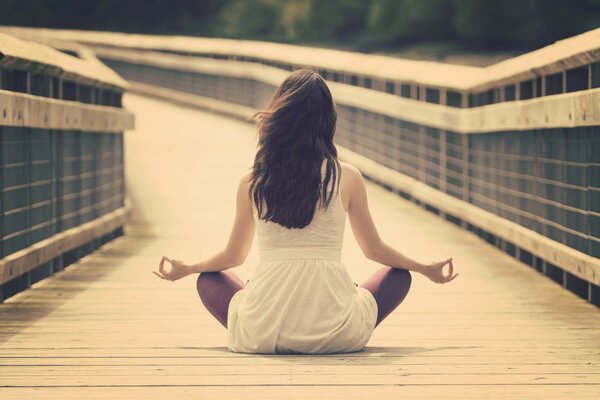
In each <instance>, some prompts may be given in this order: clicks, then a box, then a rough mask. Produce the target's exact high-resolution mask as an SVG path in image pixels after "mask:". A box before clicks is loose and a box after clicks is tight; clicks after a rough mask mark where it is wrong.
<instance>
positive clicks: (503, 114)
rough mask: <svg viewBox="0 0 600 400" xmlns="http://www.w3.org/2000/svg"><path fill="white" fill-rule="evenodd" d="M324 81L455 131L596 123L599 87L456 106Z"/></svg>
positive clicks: (112, 51)
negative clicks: (486, 103)
mask: <svg viewBox="0 0 600 400" xmlns="http://www.w3.org/2000/svg"><path fill="white" fill-rule="evenodd" d="M97 53H98V55H99V56H101V57H103V58H105V59H109V60H116V61H121V62H126V63H131V64H133V65H148V66H153V67H157V68H164V69H167V70H173V71H184V72H196V73H201V74H209V75H213V76H230V77H237V78H245V79H252V80H255V81H258V82H262V83H265V84H268V85H271V86H273V87H277V86H279V84H280V83H281V82H283V80H284V79H285V78H286V77H287V76H288V75H289V71H286V70H282V69H279V68H274V67H271V66H268V65H263V64H256V63H247V62H240V61H232V60H218V59H212V58H203V57H189V56H181V55H174V54H166V53H163V52H158V51H139V50H133V49H119V48H99V49H97ZM327 85H328V87H329V89H330V90H331V93H332V95H333V97H334V98H335V101H336V103H339V104H344V105H346V106H351V107H357V108H360V109H362V110H368V111H372V112H375V113H379V114H383V115H387V116H390V117H393V118H397V119H400V120H402V121H409V122H412V123H416V124H419V125H424V126H428V127H433V128H438V129H443V130H449V131H452V132H456V133H461V134H482V133H494V132H501V131H529V130H532V129H544V128H558V127H576V126H595V125H598V124H599V123H600V105H599V104H600V89H590V90H585V91H578V92H573V93H562V94H557V95H553V96H548V97H538V98H532V99H527V100H521V101H509V102H502V103H494V104H490V105H486V106H483V107H473V108H457V107H448V106H445V105H441V104H432V103H426V102H424V101H416V100H414V99H408V98H404V97H400V96H397V95H394V94H389V93H386V92H379V91H375V90H372V89H368V88H364V87H360V86H351V85H347V84H344V83H340V82H328V83H327ZM421 89H423V88H421ZM172 91H173V92H176V91H175V90H172ZM421 92H423V90H421ZM176 96H177V97H180V96H179V95H176ZM177 97H176V98H177ZM228 105H230V104H228Z"/></svg>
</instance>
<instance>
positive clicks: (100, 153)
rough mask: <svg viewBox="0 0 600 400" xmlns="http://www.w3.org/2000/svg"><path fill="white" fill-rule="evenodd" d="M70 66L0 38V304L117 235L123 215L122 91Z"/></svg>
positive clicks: (125, 115)
mask: <svg viewBox="0 0 600 400" xmlns="http://www.w3.org/2000/svg"><path fill="white" fill-rule="evenodd" d="M74 54H75V55H76V56H78V54H76V53H74ZM76 56H73V55H69V54H65V53H63V52H60V51H57V50H55V49H52V48H50V47H47V46H44V45H41V44H38V43H33V42H29V41H25V40H21V39H17V38H15V37H11V36H8V35H6V34H3V33H0V149H1V151H0V190H1V193H0V195H1V197H0V215H1V220H0V221H1V222H0V256H1V257H0V258H1V260H0V301H3V300H4V299H5V298H7V297H10V296H11V295H13V294H15V293H16V292H18V291H21V290H23V289H25V288H27V287H29V286H30V285H31V284H33V283H34V282H36V281H38V280H40V279H42V278H44V277H46V276H48V275H50V274H52V273H54V272H56V271H58V270H60V269H62V268H64V267H65V266H66V265H68V264H70V263H72V262H74V261H76V260H77V259H79V258H80V257H82V256H84V255H86V254H88V253H90V252H91V251H93V250H94V249H96V248H98V247H99V246H101V245H102V244H104V243H106V242H107V241H109V240H111V239H112V238H114V237H116V236H118V235H120V234H122V228H123V226H124V224H125V221H126V217H127V213H128V211H129V209H130V206H129V205H128V204H126V199H125V182H124V159H123V135H122V134H123V131H124V130H126V129H130V128H132V127H133V115H132V114H130V113H129V112H127V111H125V110H123V109H122V108H121V97H122V94H123V91H124V89H125V88H126V87H127V83H126V81H124V80H123V79H122V78H121V77H119V76H118V75H117V74H116V73H115V72H114V71H112V70H110V69H109V68H107V67H106V66H104V65H103V64H102V63H101V62H99V61H98V60H94V59H87V60H86V59H82V58H78V57H76Z"/></svg>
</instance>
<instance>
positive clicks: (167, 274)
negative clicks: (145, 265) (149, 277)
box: [152, 256, 192, 282]
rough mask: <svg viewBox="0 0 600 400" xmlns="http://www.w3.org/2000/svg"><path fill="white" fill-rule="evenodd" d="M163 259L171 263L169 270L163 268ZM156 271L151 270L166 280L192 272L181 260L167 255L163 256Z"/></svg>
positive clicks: (174, 279) (172, 279)
mask: <svg viewBox="0 0 600 400" xmlns="http://www.w3.org/2000/svg"><path fill="white" fill-rule="evenodd" d="M165 260H167V261H168V262H169V263H171V270H170V271H167V270H165ZM158 267H159V268H158V272H156V271H152V272H153V273H154V275H156V276H158V277H159V278H161V279H164V280H166V281H171V282H173V281H176V280H178V279H181V278H183V277H185V276H188V275H190V274H191V273H192V271H191V269H190V267H189V266H188V265H186V264H184V263H183V261H179V260H173V259H171V258H169V257H167V256H163V258H162V259H161V260H160V264H159V265H158Z"/></svg>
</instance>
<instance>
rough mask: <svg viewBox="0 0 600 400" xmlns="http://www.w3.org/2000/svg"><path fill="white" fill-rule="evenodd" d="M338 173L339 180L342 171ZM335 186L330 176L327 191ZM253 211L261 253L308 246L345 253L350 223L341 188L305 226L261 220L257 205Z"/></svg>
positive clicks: (323, 170)
mask: <svg viewBox="0 0 600 400" xmlns="http://www.w3.org/2000/svg"><path fill="white" fill-rule="evenodd" d="M326 161H327V160H324V161H323V164H322V166H321V181H323V178H324V175H325V167H326ZM334 165H335V164H334ZM337 176H338V179H339V176H340V172H339V171H338V173H337ZM332 186H334V182H333V179H330V180H329V183H328V187H327V193H329V191H330V189H331V187H332ZM340 188H341V185H340ZM253 210H254V219H255V223H256V233H257V236H258V248H259V251H260V254H261V256H263V255H266V253H268V252H272V251H277V250H279V251H281V249H292V248H297V249H299V251H304V249H306V248H312V249H314V248H319V249H324V250H327V251H330V252H331V253H332V254H336V252H337V253H341V250H342V243H343V238H344V228H345V224H346V210H345V209H344V206H343V204H342V199H341V189H340V192H337V193H334V194H333V197H332V198H331V202H330V203H329V205H328V207H327V208H323V207H318V205H317V207H315V213H314V216H313V219H312V221H311V222H310V224H309V225H307V226H306V227H304V228H301V229H297V228H295V229H288V228H286V227H284V226H282V225H280V224H278V223H274V222H266V221H265V220H262V219H258V214H257V211H256V207H253ZM261 258H262V257H261Z"/></svg>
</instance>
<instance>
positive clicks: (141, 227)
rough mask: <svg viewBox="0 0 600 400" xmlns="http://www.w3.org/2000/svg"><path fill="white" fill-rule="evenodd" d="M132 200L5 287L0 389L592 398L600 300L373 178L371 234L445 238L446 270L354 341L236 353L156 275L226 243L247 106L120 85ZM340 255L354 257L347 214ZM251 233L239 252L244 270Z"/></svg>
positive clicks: (428, 242)
mask: <svg viewBox="0 0 600 400" xmlns="http://www.w3.org/2000/svg"><path fill="white" fill-rule="evenodd" d="M126 103H127V107H128V108H129V109H131V110H133V111H134V112H136V114H137V128H136V129H137V131H138V132H132V133H126V146H125V148H126V151H127V154H126V160H127V178H128V179H127V184H128V190H129V195H130V197H131V199H132V201H133V204H134V209H135V211H134V214H133V216H132V218H131V224H130V225H128V226H127V227H126V236H124V237H121V238H118V239H116V240H114V241H113V242H111V243H109V244H107V245H105V246H104V247H103V248H101V249H100V250H99V251H98V252H96V253H94V254H93V255H91V256H88V257H85V258H83V259H82V260H81V261H80V262H79V263H77V264H75V265H72V266H70V267H68V268H67V269H65V270H64V271H61V272H59V273H57V274H55V275H54V276H52V277H51V278H49V279H46V280H44V281H42V282H39V283H37V284H35V285H34V286H33V287H32V288H31V289H30V290H27V291H25V292H23V293H20V294H18V295H16V296H14V297H13V298H11V299H9V300H8V301H7V302H6V303H5V304H2V305H0V398H2V399H13V398H28V399H38V398H47V399H70V398H73V399H80V398H82V397H84V396H85V398H88V399H97V398H98V399H99V398H112V399H121V398H128V399H154V398H156V399H158V398H161V399H163V398H168V399H178V398H196V399H198V398H219V399H229V398H232V399H233V398H235V399H240V398H249V399H276V398H284V397H285V398H288V399H306V398H345V399H349V398H361V399H364V398H394V399H399V398H423V399H434V398H443V399H448V398H460V399H481V398H488V399H492V398H502V399H506V398H511V399H516V398H540V397H543V398H544V399H566V398H572V399H575V398H577V399H585V398H590V399H591V398H597V396H598V393H599V391H600V350H599V347H598V344H599V343H600V313H599V312H598V309H597V308H596V307H595V306H593V305H591V304H588V303H586V302H585V301H584V300H582V299H580V298H578V297H577V296H576V295H574V294H572V293H570V292H568V291H566V290H564V289H562V288H560V287H559V286H558V285H556V284H555V283H554V282H552V281H550V280H549V279H547V278H545V277H544V276H541V275H540V274H538V273H537V272H536V271H534V270H531V269H528V268H527V267H524V266H523V265H520V264H519V263H518V262H517V261H515V260H514V259H513V258H511V257H510V256H508V255H506V254H504V253H502V252H501V251H500V250H498V249H496V248H495V247H492V246H491V245H488V244H486V243H484V242H483V241H481V240H480V239H479V238H477V237H476V236H474V235H472V234H470V233H468V232H466V231H464V230H462V229H461V228H459V227H456V226H454V225H452V224H449V223H445V222H443V221H442V220H441V219H439V218H438V217H436V216H434V215H432V214H431V213H428V212H425V211H423V210H421V209H420V208H418V207H417V206H415V205H414V204H411V203H409V202H406V201H404V200H402V199H401V198H399V197H398V196H396V195H394V194H392V193H390V192H387V191H385V190H384V189H382V188H381V187H379V186H376V185H369V203H370V207H371V211H372V214H373V217H374V220H375V222H376V224H377V226H378V229H379V232H380V235H381V236H382V237H383V238H384V240H385V241H386V242H387V243H389V244H390V245H392V246H394V247H395V248H397V249H399V250H400V251H402V252H405V253H406V254H408V255H410V256H413V257H415V258H418V259H421V260H423V261H433V260H438V259H443V258H444V257H448V256H453V257H454V259H455V265H456V270H457V271H458V272H460V276H459V277H458V278H457V279H456V280H454V281H453V282H452V283H451V284H448V285H436V284H433V283H431V282H429V281H427V280H426V279H424V278H423V277H421V276H417V275H413V276H414V279H413V286H412V288H411V292H410V293H409V295H408V297H407V299H406V300H405V302H404V303H403V304H401V305H400V307H399V308H398V309H397V310H396V311H395V312H394V313H393V314H392V315H391V316H390V317H389V318H388V319H387V320H386V321H384V322H383V324H382V325H381V326H379V327H378V328H377V329H376V330H375V332H374V334H373V336H372V338H371V340H370V342H369V344H368V346H367V348H366V349H365V350H364V351H363V352H359V353H353V354H345V355H326V356H267V355H247V354H235V353H231V352H229V351H228V350H227V348H226V332H225V330H224V329H223V328H222V327H221V326H220V325H219V324H218V323H217V322H216V320H215V319H214V318H212V316H211V315H210V314H209V313H208V312H207V311H206V310H205V309H204V307H203V306H202V304H201V302H200V300H199V298H198V297H197V294H196V290H195V279H194V278H193V277H188V278H186V279H183V280H181V281H177V282H173V283H171V282H166V281H162V280H159V279H158V278H157V277H156V276H154V275H153V274H152V273H151V271H152V270H153V269H156V268H157V264H158V261H159V259H160V257H161V256H162V255H169V256H171V257H175V258H180V259H184V260H189V261H198V260H200V259H203V258H205V257H209V256H212V255H213V254H214V253H216V252H217V251H219V250H221V249H222V247H223V246H224V245H225V243H226V240H227V238H228V236H229V232H230V228H231V225H232V223H233V216H234V214H233V212H234V205H235V191H236V185H237V182H238V179H239V177H241V176H242V174H244V173H245V172H246V171H247V168H248V167H249V166H250V165H251V162H252V159H253V155H254V151H255V139H256V135H255V133H254V131H253V130H252V129H251V127H250V126H249V125H247V124H245V123H242V122H239V121H234V120H230V119H226V118H223V117H220V116H216V115H212V114H205V113H202V112H198V111H194V110H190V109H185V108H180V107H177V106H173V105H170V104H166V103H161V102H157V101H154V100H149V99H143V98H140V97H137V96H131V95H127V98H126ZM344 246H345V248H344V254H343V258H342V261H344V263H345V264H346V266H347V267H348V269H349V270H350V273H351V275H352V277H353V278H354V279H355V281H357V282H361V281H363V280H364V279H366V278H367V277H368V276H369V275H370V274H371V273H372V272H374V271H375V269H376V268H377V267H378V265H377V264H375V263H373V262H372V261H369V260H367V259H365V258H364V257H363V256H362V254H361V253H360V250H359V248H358V246H357V244H356V242H355V240H354V238H353V236H352V233H351V230H350V229H349V226H348V225H347V229H346V237H345V241H344ZM257 261H258V248H257V243H256V240H255V242H254V245H253V247H252V250H251V252H250V256H249V257H248V259H247V262H246V264H245V265H244V266H242V267H239V268H238V269H236V270H234V271H235V272H237V273H238V274H239V275H240V276H241V277H242V279H248V278H250V277H251V274H252V271H253V266H254V265H255V264H256V262H257Z"/></svg>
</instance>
